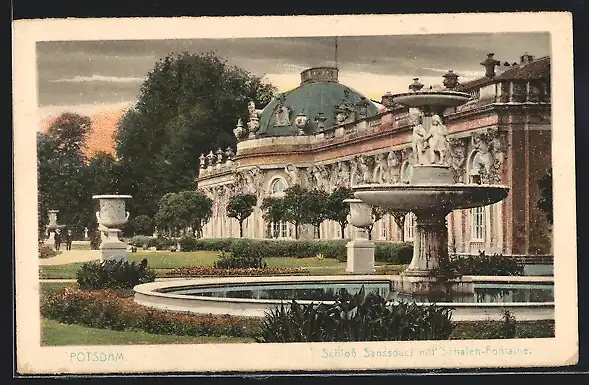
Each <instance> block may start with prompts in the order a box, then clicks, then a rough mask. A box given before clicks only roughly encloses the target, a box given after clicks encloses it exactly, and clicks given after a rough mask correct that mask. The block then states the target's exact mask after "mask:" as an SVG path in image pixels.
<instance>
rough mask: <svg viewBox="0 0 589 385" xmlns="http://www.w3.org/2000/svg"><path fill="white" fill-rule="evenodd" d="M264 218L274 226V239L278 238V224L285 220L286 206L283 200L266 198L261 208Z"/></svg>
mask: <svg viewBox="0 0 589 385" xmlns="http://www.w3.org/2000/svg"><path fill="white" fill-rule="evenodd" d="M260 209H261V210H262V212H263V214H262V218H264V220H265V221H266V222H268V223H270V224H271V225H272V228H273V229H274V232H273V234H272V235H273V237H274V238H278V231H277V229H276V228H277V226H276V225H277V224H278V223H280V222H281V221H283V220H284V205H283V201H282V198H273V197H266V198H264V200H263V201H262V205H261V206H260Z"/></svg>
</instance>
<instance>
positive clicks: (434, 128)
mask: <svg viewBox="0 0 589 385" xmlns="http://www.w3.org/2000/svg"><path fill="white" fill-rule="evenodd" d="M447 135H448V129H447V128H446V126H444V125H443V124H442V119H441V118H440V117H439V116H438V115H434V116H432V123H431V127H430V130H429V135H428V136H429V138H428V147H429V163H430V164H446V153H447V152H448V140H447V139H446V136H447Z"/></svg>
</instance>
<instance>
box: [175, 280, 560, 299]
mask: <svg viewBox="0 0 589 385" xmlns="http://www.w3.org/2000/svg"><path fill="white" fill-rule="evenodd" d="M362 286H364V289H365V291H366V292H367V293H369V292H376V293H377V294H379V295H380V296H382V297H385V298H389V299H391V300H405V301H412V300H415V301H417V302H474V303H489V302H553V301H554V289H553V288H554V287H553V285H552V284H496V283H486V284H475V286H474V293H473V292H471V293H456V292H452V291H449V292H444V293H440V292H438V293H430V294H428V295H419V296H415V295H408V294H401V293H398V292H394V291H392V286H391V283H390V282H389V281H382V282H379V281H371V282H308V283H278V284H276V283H275V284H255V285H254V284H252V285H226V286H218V287H198V288H180V289H174V290H166V292H167V293H170V294H176V295H188V296H200V297H217V298H246V299H270V300H293V299H296V300H307V301H333V300H335V299H336V298H337V295H338V293H339V292H340V290H346V291H348V292H349V293H350V294H355V293H357V292H359V291H360V289H361V288H362Z"/></svg>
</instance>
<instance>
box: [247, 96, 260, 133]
mask: <svg viewBox="0 0 589 385" xmlns="http://www.w3.org/2000/svg"><path fill="white" fill-rule="evenodd" d="M247 110H248V113H249V121H248V123H247V128H248V130H249V132H250V136H253V135H255V133H256V132H257V131H258V129H259V128H260V120H259V117H258V111H257V110H256V104H255V103H254V102H253V101H250V102H249V103H248V105H247Z"/></svg>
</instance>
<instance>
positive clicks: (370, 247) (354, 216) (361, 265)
mask: <svg viewBox="0 0 589 385" xmlns="http://www.w3.org/2000/svg"><path fill="white" fill-rule="evenodd" d="M344 203H349V204H350V224H351V225H352V226H354V227H356V228H357V229H358V231H357V233H356V237H355V238H354V239H353V240H351V241H350V242H348V243H347V245H346V248H347V261H346V263H347V265H346V272H347V273H351V274H370V273H374V271H375V269H374V242H372V241H371V240H369V239H368V232H367V228H368V227H369V226H370V225H371V224H372V206H370V205H369V204H367V203H365V202H364V201H362V200H360V199H346V200H344Z"/></svg>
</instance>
